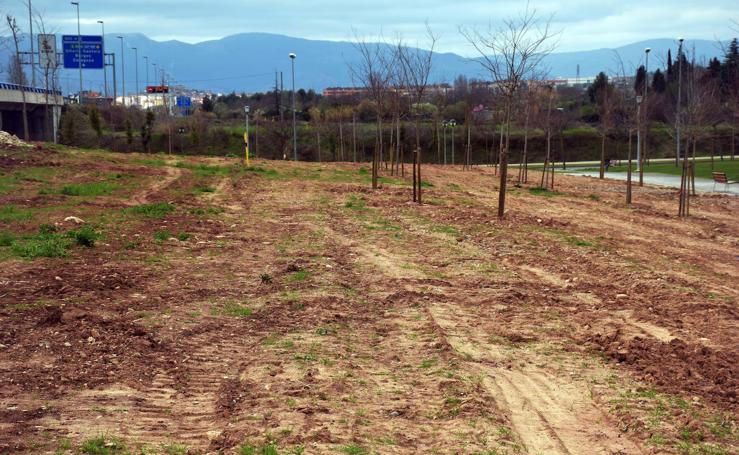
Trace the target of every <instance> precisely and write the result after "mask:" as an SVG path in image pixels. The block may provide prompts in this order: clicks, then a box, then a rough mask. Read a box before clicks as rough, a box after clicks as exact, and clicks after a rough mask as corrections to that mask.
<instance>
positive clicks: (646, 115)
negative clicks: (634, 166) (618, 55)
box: [639, 48, 652, 186]
mask: <svg viewBox="0 0 739 455" xmlns="http://www.w3.org/2000/svg"><path fill="white" fill-rule="evenodd" d="M651 51H652V49H651V48H646V49H644V53H645V54H646V62H645V64H644V75H645V78H644V93H643V94H642V102H643V103H644V137H643V140H642V146H641V149H642V150H641V151H642V154H641V161H640V162H639V186H644V162H646V160H647V136H648V133H649V110H648V108H647V93H648V92H649V89H648V85H649V52H651Z"/></svg>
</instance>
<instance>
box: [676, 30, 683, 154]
mask: <svg viewBox="0 0 739 455" xmlns="http://www.w3.org/2000/svg"><path fill="white" fill-rule="evenodd" d="M677 40H678V41H679V42H680V46H679V47H678V49H677V62H678V63H677V73H678V74H677V112H676V113H675V132H676V138H675V143H676V147H677V151H676V152H677V153H676V154H675V159H676V160H677V161H676V163H675V165H677V164H678V163H679V162H680V123H681V122H680V110H681V107H682V106H681V103H682V89H683V39H682V38H678V39H677Z"/></svg>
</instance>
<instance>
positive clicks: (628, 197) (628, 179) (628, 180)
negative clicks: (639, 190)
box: [626, 129, 632, 204]
mask: <svg viewBox="0 0 739 455" xmlns="http://www.w3.org/2000/svg"><path fill="white" fill-rule="evenodd" d="M631 134H632V133H631V129H629V152H628V168H627V171H626V204H631Z"/></svg>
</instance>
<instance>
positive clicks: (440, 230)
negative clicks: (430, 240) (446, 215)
mask: <svg viewBox="0 0 739 455" xmlns="http://www.w3.org/2000/svg"><path fill="white" fill-rule="evenodd" d="M431 232H438V233H441V234H450V235H459V231H458V230H457V229H455V228H453V227H452V226H434V227H432V228H431Z"/></svg>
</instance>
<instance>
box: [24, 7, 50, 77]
mask: <svg viewBox="0 0 739 455" xmlns="http://www.w3.org/2000/svg"><path fill="white" fill-rule="evenodd" d="M28 26H29V30H30V34H31V36H30V38H31V87H33V88H36V55H35V53H34V52H33V12H32V8H31V0H28ZM40 51H41V49H39V52H40ZM47 89H48V87H47Z"/></svg>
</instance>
